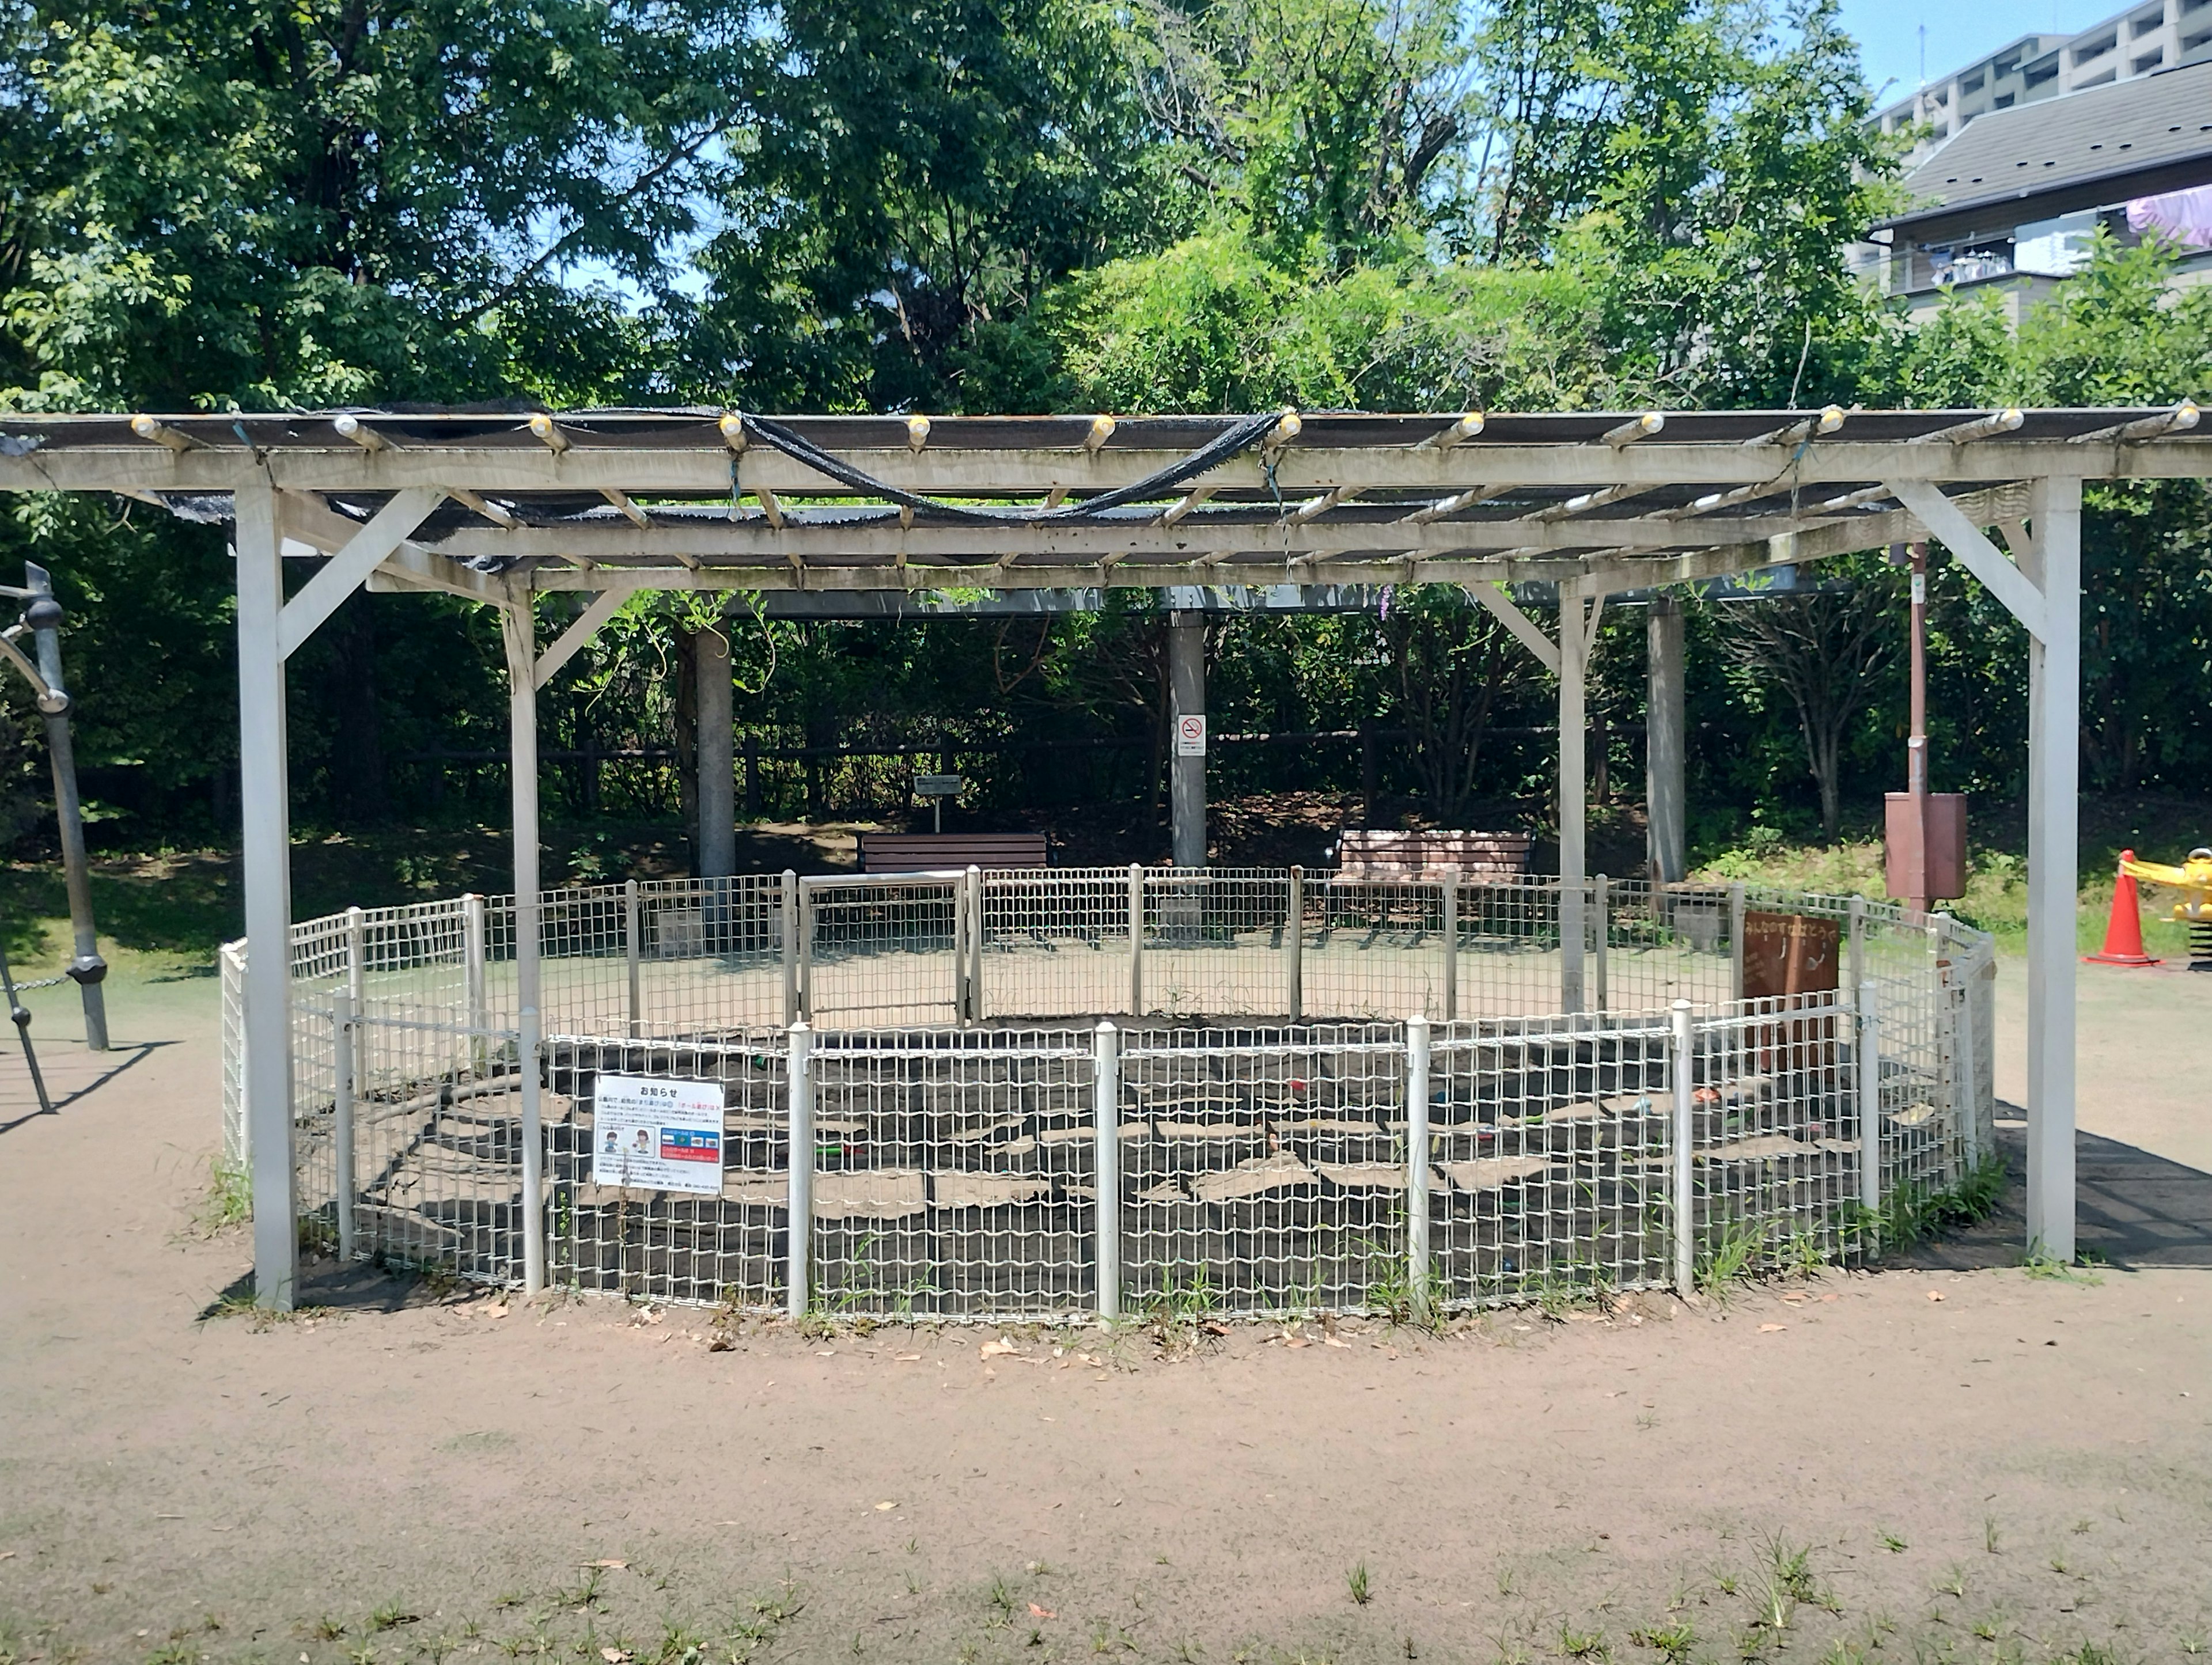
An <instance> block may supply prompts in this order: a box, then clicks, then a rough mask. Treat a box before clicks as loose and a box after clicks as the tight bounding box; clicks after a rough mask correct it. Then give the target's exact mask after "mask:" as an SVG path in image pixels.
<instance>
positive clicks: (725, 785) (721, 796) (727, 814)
mask: <svg viewBox="0 0 2212 1665" xmlns="http://www.w3.org/2000/svg"><path fill="white" fill-rule="evenodd" d="M692 666H693V675H694V676H695V678H696V695H695V697H696V700H697V702H698V703H697V706H696V713H697V717H696V724H695V726H694V731H693V732H694V735H695V738H694V740H693V743H692V750H693V754H694V757H695V760H696V766H697V769H698V778H699V852H698V859H699V877H700V878H728V877H729V876H730V875H731V874H732V873H734V872H737V870H738V834H737V819H738V816H737V762H738V760H737V749H736V745H735V743H734V741H733V739H732V717H731V711H730V639H729V637H728V636H727V635H725V634H724V633H722V632H721V631H719V630H702V631H701V632H699V635H698V636H697V638H696V653H695V654H694V657H693V660H692Z"/></svg>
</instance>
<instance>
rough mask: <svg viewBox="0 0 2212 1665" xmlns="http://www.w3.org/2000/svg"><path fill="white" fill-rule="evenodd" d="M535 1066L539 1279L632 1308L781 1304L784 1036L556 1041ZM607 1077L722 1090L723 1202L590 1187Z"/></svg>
mask: <svg viewBox="0 0 2212 1665" xmlns="http://www.w3.org/2000/svg"><path fill="white" fill-rule="evenodd" d="M544 1059H545V1064H544V1068H545V1080H546V1085H547V1086H548V1088H549V1089H550V1091H548V1092H547V1094H546V1095H545V1097H544V1110H543V1112H542V1114H543V1115H544V1124H545V1141H546V1164H545V1169H546V1176H547V1181H548V1187H549V1191H550V1197H549V1219H548V1224H547V1231H546V1263H547V1277H548V1278H549V1279H550V1280H551V1281H552V1282H553V1283H555V1284H556V1285H566V1286H567V1287H568V1288H571V1289H577V1290H586V1291H599V1292H603V1293H606V1294H612V1295H621V1296H625V1297H630V1298H633V1299H644V1300H653V1301H685V1302H695V1303H707V1304H718V1303H726V1304H728V1305H731V1306H732V1307H737V1308H740V1309H744V1310H758V1309H768V1308H776V1307H781V1305H782V1303H783V1292H784V1289H785V1286H786V1285H785V1269H786V1267H787V1263H788V1256H789V1253H790V1243H789V1231H790V1225H791V1215H790V1200H791V1119H790V1105H789V1100H788V1096H787V1086H786V1076H785V1071H786V1068H787V1042H786V1039H785V1036H783V1034H782V1033H781V1031H778V1030H760V1031H758V1032H756V1033H753V1034H750V1035H748V1034H728V1033H726V1034H723V1035H720V1036H715V1037H713V1038H710V1039H699V1040H686V1041H633V1040H629V1039H627V1038H623V1037H615V1038H604V1037H592V1036H550V1037H548V1039H547V1040H546V1041H545V1042H544ZM603 1075H622V1076H643V1077H647V1078H651V1079H664V1080H683V1081H702V1082H714V1083H717V1084H719V1085H720V1088H721V1091H722V1103H723V1112H722V1141H721V1152H722V1166H721V1170H720V1172H721V1189H720V1194H719V1195H703V1194H692V1193H683V1192H675V1191H657V1190H640V1189H635V1188H622V1187H617V1186H611V1185H601V1184H598V1183H596V1182H594V1181H593V1179H592V1170H593V1155H594V1142H595V1140H596V1139H598V1138H599V1134H600V1132H601V1129H600V1128H599V1124H598V1119H597V1115H596V1110H597V1102H598V1101H597V1087H598V1083H599V1078H600V1077H601V1076H603Z"/></svg>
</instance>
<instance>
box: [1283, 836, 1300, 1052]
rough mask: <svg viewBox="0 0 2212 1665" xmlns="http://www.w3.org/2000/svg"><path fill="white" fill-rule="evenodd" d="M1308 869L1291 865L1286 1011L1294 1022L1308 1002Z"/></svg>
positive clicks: (1285, 932) (1285, 930)
mask: <svg viewBox="0 0 2212 1665" xmlns="http://www.w3.org/2000/svg"><path fill="white" fill-rule="evenodd" d="M1305 956H1306V870H1305V869H1304V867H1301V866H1296V865H1295V864H1293V866H1291V890H1290V896H1289V898H1288V900H1287V901H1286V902H1285V905H1284V915H1283V1011H1284V1013H1285V1015H1286V1016H1287V1017H1288V1018H1290V1020H1291V1022H1292V1023H1294V1024H1295V1023H1296V1022H1297V1020H1298V1013H1299V1012H1302V1011H1304V1009H1305V1003H1306V963H1305Z"/></svg>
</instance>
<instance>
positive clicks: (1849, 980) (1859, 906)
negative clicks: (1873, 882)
mask: <svg viewBox="0 0 2212 1665" xmlns="http://www.w3.org/2000/svg"><path fill="white" fill-rule="evenodd" d="M1847 942H1848V945H1849V948H1850V956H1849V957H1850V964H1848V965H1847V966H1845V967H1844V987H1846V988H1857V987H1858V986H1859V985H1860V984H1861V983H1863V982H1864V981H1866V898H1865V897H1864V896H1853V897H1852V898H1851V906H1850V934H1849V937H1848V939H1847Z"/></svg>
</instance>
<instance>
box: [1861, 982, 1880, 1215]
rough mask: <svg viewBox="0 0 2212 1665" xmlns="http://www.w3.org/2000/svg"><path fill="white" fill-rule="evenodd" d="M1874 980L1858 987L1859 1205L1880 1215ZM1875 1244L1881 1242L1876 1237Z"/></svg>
mask: <svg viewBox="0 0 2212 1665" xmlns="http://www.w3.org/2000/svg"><path fill="white" fill-rule="evenodd" d="M1880 1002H1881V996H1880V995H1879V994H1877V993H1876V992H1875V986H1874V980H1873V979H1872V978H1869V979H1868V980H1867V981H1864V982H1863V983H1861V984H1860V985H1859V1045H1858V1072H1859V1202H1860V1203H1861V1205H1862V1206H1864V1208H1865V1209H1866V1211H1867V1212H1868V1213H1869V1214H1875V1215H1878V1214H1879V1213H1880V1212H1881V1005H1880ZM1875 1241H1876V1243H1879V1242H1880V1238H1879V1237H1876V1239H1875Z"/></svg>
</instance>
